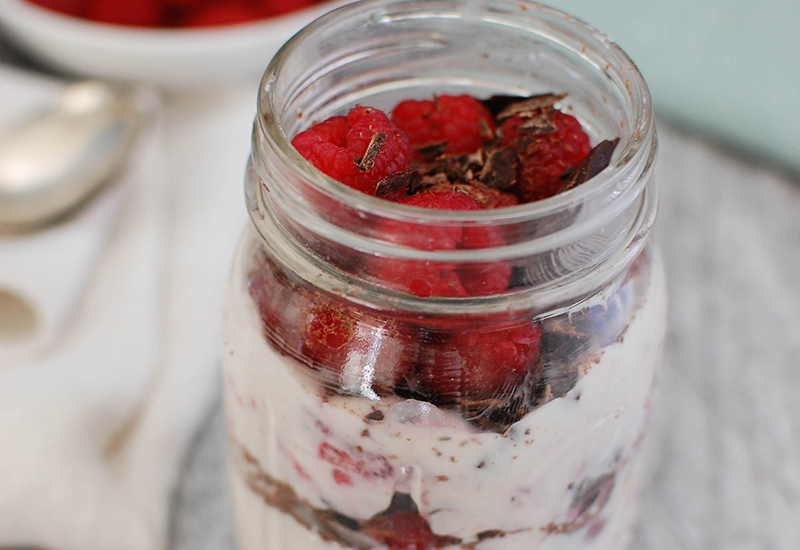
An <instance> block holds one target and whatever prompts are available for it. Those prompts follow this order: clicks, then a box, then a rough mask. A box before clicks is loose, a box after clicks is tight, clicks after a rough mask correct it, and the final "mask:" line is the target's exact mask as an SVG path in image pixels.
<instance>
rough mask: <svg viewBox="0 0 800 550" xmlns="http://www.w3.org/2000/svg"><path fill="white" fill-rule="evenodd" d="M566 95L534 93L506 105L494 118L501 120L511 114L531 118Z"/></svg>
mask: <svg viewBox="0 0 800 550" xmlns="http://www.w3.org/2000/svg"><path fill="white" fill-rule="evenodd" d="M565 97H566V94H558V95H557V94H541V95H534V96H531V97H528V98H522V99H521V100H518V101H515V102H513V103H511V104H509V105H507V106H506V107H505V108H504V109H503V110H502V111H500V112H499V113H497V115H496V116H495V118H496V119H497V121H498V122H502V121H503V120H505V119H507V118H511V117H513V116H520V117H522V118H532V117H534V116H538V115H540V114H541V111H542V109H546V108H551V107H553V106H554V105H555V104H556V103H557V102H559V101H561V100H562V99H564V98H565Z"/></svg>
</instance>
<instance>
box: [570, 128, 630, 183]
mask: <svg viewBox="0 0 800 550" xmlns="http://www.w3.org/2000/svg"><path fill="white" fill-rule="evenodd" d="M617 143H619V138H614V139H613V140H611V141H609V140H607V139H604V140H603V141H601V142H600V143H598V144H597V145H595V146H594V148H593V149H592V150H591V151H589V154H588V155H586V157H585V158H584V159H583V160H582V161H581V162H580V163H579V164H578V165H577V166H574V167H573V168H571V169H570V170H568V171H567V172H565V173H564V174H563V175H562V176H561V179H562V180H564V186H563V187H562V188H561V189H562V191H567V190H569V189H572V188H573V187H577V186H578V185H580V184H582V183H584V182H585V181H588V180H590V179H591V178H593V177H595V176H596V175H597V174H599V173H600V172H602V171H603V170H605V169H606V168H607V167H608V165H609V163H610V162H611V155H612V154H613V153H614V149H616V147H617Z"/></svg>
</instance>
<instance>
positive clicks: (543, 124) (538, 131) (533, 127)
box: [519, 113, 556, 136]
mask: <svg viewBox="0 0 800 550" xmlns="http://www.w3.org/2000/svg"><path fill="white" fill-rule="evenodd" d="M519 130H520V131H523V132H525V133H527V134H532V135H534V136H540V135H544V134H552V133H553V132H555V131H556V126H555V124H553V121H552V120H551V119H550V117H549V116H547V113H542V114H541V115H539V116H535V117H533V118H530V119H528V120H526V121H525V123H524V124H522V125H521V126H520V127H519Z"/></svg>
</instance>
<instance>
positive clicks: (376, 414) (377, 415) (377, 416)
mask: <svg viewBox="0 0 800 550" xmlns="http://www.w3.org/2000/svg"><path fill="white" fill-rule="evenodd" d="M364 420H372V421H373V422H380V421H381V420H383V412H382V411H379V410H374V411H372V412H371V413H369V414H368V415H367V416H365V417H364Z"/></svg>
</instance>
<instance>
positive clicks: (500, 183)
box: [478, 146, 519, 190]
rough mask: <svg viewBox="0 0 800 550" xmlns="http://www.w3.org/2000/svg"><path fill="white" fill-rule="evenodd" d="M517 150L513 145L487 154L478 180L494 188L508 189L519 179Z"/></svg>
mask: <svg viewBox="0 0 800 550" xmlns="http://www.w3.org/2000/svg"><path fill="white" fill-rule="evenodd" d="M518 164H519V161H518V160H517V152H516V151H515V150H514V149H513V148H512V147H508V146H506V147H500V148H498V149H494V150H492V151H491V152H490V153H489V154H488V155H487V156H486V162H485V164H484V165H483V169H482V170H481V172H480V174H478V180H479V181H480V182H481V183H483V184H485V185H487V186H489V187H491V188H493V189H500V190H503V189H508V188H509V187H511V186H512V185H514V183H516V181H517V165H518Z"/></svg>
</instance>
